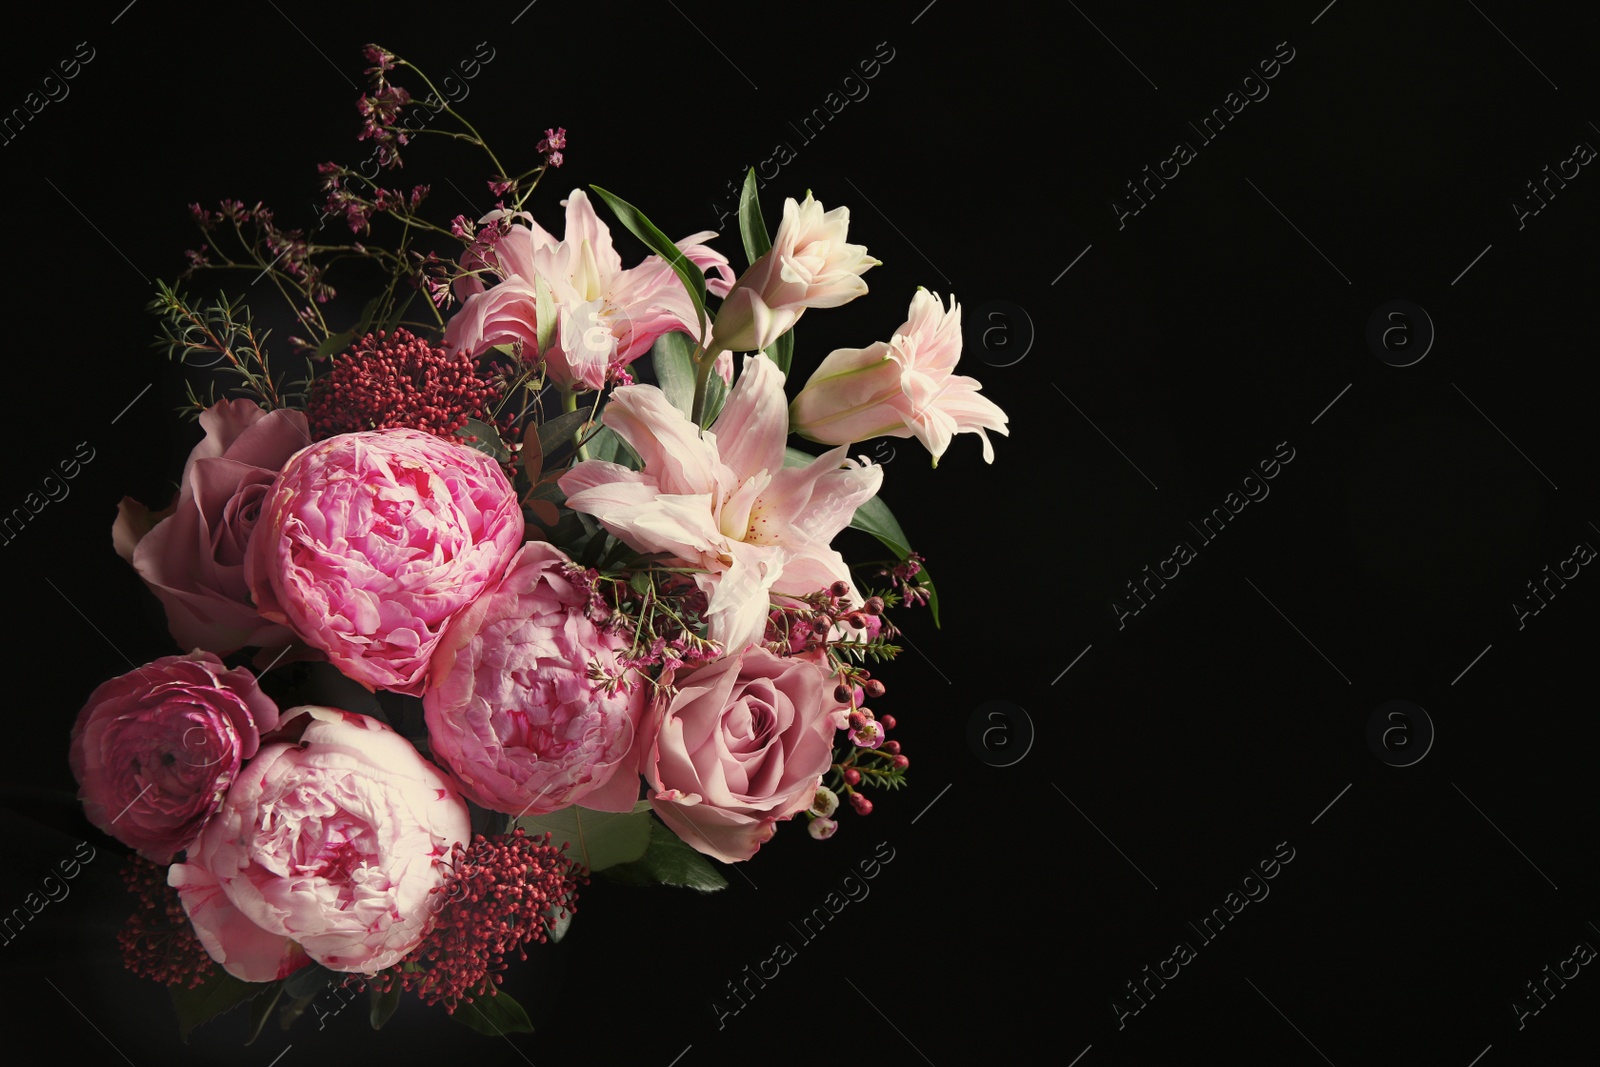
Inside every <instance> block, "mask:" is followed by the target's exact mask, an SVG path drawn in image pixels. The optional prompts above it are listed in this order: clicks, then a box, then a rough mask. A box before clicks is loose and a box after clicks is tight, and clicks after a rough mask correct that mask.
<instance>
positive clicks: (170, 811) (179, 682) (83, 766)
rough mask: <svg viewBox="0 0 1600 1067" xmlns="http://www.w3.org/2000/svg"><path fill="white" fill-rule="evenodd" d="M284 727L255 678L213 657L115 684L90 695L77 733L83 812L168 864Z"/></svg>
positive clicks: (134, 674)
mask: <svg viewBox="0 0 1600 1067" xmlns="http://www.w3.org/2000/svg"><path fill="white" fill-rule="evenodd" d="M277 725H278V706H277V705H276V704H274V703H273V702H272V700H271V699H270V698H268V697H267V696H266V694H264V693H262V692H261V690H260V689H258V688H257V687H256V680H255V677H254V676H253V675H252V674H251V673H250V672H249V671H247V670H245V669H244V668H243V667H239V668H236V669H234V670H228V669H227V668H226V667H224V666H223V664H222V661H221V660H220V659H218V658H217V657H216V656H213V655H212V654H211V653H209V652H201V651H195V652H192V653H190V654H189V655H187V656H166V657H163V658H162V659H158V660H156V661H155V662H154V663H148V664H146V665H145V666H143V667H139V668H137V669H136V670H133V671H130V672H128V673H127V674H124V675H121V676H120V677H117V678H113V679H111V680H110V681H109V682H106V683H105V684H103V685H101V686H99V687H98V688H96V689H95V691H94V692H93V693H91V694H89V702H88V703H87V704H85V705H84V706H83V710H82V711H80V712H79V713H78V721H77V723H76V724H75V725H74V726H73V728H72V747H71V751H70V754H69V760H70V762H71V764H72V773H73V775H75V776H76V777H77V779H78V797H79V799H81V800H82V801H83V809H84V813H85V814H86V815H87V816H88V818H89V821H90V822H92V823H94V825H96V826H98V827H99V828H100V829H102V830H104V831H105V832H106V833H108V834H110V835H111V836H112V837H115V838H116V839H117V840H118V841H121V842H122V843H123V844H125V845H128V846H129V847H131V848H135V849H137V850H138V851H139V853H140V855H142V856H144V857H145V858H146V859H148V860H150V861H152V862H154V863H169V862H171V860H172V857H173V856H174V855H175V854H176V853H178V852H179V851H181V850H182V849H184V848H187V847H188V846H189V845H190V844H191V843H192V842H193V841H194V839H195V837H196V836H198V835H199V833H200V830H201V827H202V826H204V825H205V822H206V820H207V819H209V818H210V817H211V815H212V813H213V812H215V811H216V810H217V807H218V805H220V804H221V803H222V797H223V794H224V793H226V792H227V790H228V786H229V785H230V784H231V783H232V782H233V780H234V778H235V777H236V776H237V775H238V773H239V765H240V763H241V762H242V761H244V760H247V759H249V758H250V757H251V756H253V755H255V753H256V748H257V747H258V746H259V745H260V742H261V735H262V734H263V733H266V732H267V731H269V730H271V729H273V728H274V727H276V726H277Z"/></svg>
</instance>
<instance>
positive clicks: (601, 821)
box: [515, 804, 650, 871]
mask: <svg viewBox="0 0 1600 1067" xmlns="http://www.w3.org/2000/svg"><path fill="white" fill-rule="evenodd" d="M515 824H516V825H517V826H520V827H522V828H523V829H524V830H526V831H527V832H528V833H529V834H530V835H532V834H543V833H544V832H545V831H546V830H548V831H549V832H550V840H551V842H552V843H553V844H557V845H559V844H560V843H561V842H563V841H567V842H570V847H568V849H567V855H568V856H570V857H571V858H572V859H573V860H574V861H575V862H577V863H581V864H583V865H584V866H585V867H587V868H588V869H589V870H591V871H603V870H605V869H606V868H607V867H614V866H616V865H617V864H619V863H631V862H633V861H634V860H636V859H638V858H639V857H640V856H643V855H644V852H645V849H647V848H649V847H650V816H649V815H647V814H646V813H644V812H629V813H627V814H622V815H617V814H614V813H612V812H609V811H593V810H591V809H589V808H580V807H578V806H577V805H576V804H574V805H572V806H571V807H566V808H559V809H557V810H556V811H552V812H550V813H549V814H546V815H524V816H523V817H522V818H520V819H517V820H515Z"/></svg>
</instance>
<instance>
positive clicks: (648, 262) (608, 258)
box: [444, 189, 733, 390]
mask: <svg viewBox="0 0 1600 1067" xmlns="http://www.w3.org/2000/svg"><path fill="white" fill-rule="evenodd" d="M563 203H565V205H566V208H567V220H566V233H565V235H564V236H563V239H562V240H560V241H557V240H556V239H555V238H554V237H553V236H551V235H550V234H549V233H548V232H546V231H545V230H544V229H543V228H542V227H540V226H539V224H538V223H536V222H534V221H533V217H532V216H531V215H529V214H527V213H526V212H519V213H516V214H514V215H510V217H513V218H520V219H522V220H523V221H524V222H526V223H527V225H526V226H519V225H513V226H511V228H510V229H509V231H508V232H506V233H505V234H503V235H502V236H500V237H499V238H498V239H497V240H496V241H495V243H494V245H493V248H492V250H489V251H486V252H483V253H481V254H476V255H475V254H471V253H469V255H468V256H467V258H466V260H465V261H464V263H465V265H466V266H467V267H468V268H469V269H474V270H477V269H487V270H489V271H490V272H491V274H492V275H494V276H497V277H498V279H499V280H498V283H497V284H495V285H492V286H489V287H487V288H486V287H485V286H484V284H483V283H482V282H481V281H479V280H478V279H477V278H475V277H470V276H469V277H467V278H464V279H462V280H460V281H459V282H458V283H457V285H456V292H457V295H458V296H460V297H461V298H462V306H461V309H460V310H459V311H457V312H456V314H455V316H454V317H452V318H451V320H450V322H449V323H448V324H447V325H446V327H445V335H444V336H445V344H446V346H447V347H449V348H450V350H451V351H462V350H465V351H466V352H468V353H469V354H472V355H477V354H478V353H480V352H482V351H484V350H485V349H487V348H489V347H490V346H492V345H496V344H508V343H511V342H513V341H520V342H522V344H523V346H524V348H525V349H526V350H527V351H528V352H530V353H533V352H538V332H539V322H538V288H537V281H536V279H539V278H543V279H544V283H545V285H546V287H547V288H548V290H549V293H550V298H551V300H552V301H553V303H554V305H555V309H556V317H557V321H556V324H555V326H556V328H555V332H554V333H553V335H552V338H551V343H550V347H549V350H548V351H545V352H539V353H538V354H539V357H540V358H541V359H543V360H544V364H545V370H546V372H547V374H548V375H549V379H550V381H552V382H554V383H555V384H556V385H559V386H561V387H562V388H563V389H567V390H577V389H600V388H602V387H603V386H604V385H605V383H606V380H607V379H608V378H609V377H611V376H612V375H613V374H614V373H615V371H616V369H618V368H620V367H625V366H627V365H628V364H629V363H632V362H633V361H634V360H635V359H638V358H639V357H640V356H642V355H644V354H645V353H646V352H648V351H649V350H650V346H651V345H652V344H653V343H654V342H655V340H656V338H658V337H660V336H661V335H662V334H665V333H672V332H674V331H684V332H688V333H691V334H694V335H695V336H699V333H700V326H699V317H698V315H696V313H695V309H694V304H693V303H692V302H691V300H690V297H689V293H688V290H686V289H685V288H684V287H683V281H682V280H681V279H680V278H679V277H678V275H677V273H676V272H675V271H673V269H672V267H671V266H670V265H669V264H668V263H667V261H666V260H664V259H662V258H661V257H660V256H647V257H645V259H644V261H643V262H642V263H640V264H639V265H638V266H636V267H630V268H628V269H626V270H624V269H623V267H622V257H621V256H620V255H618V254H617V251H616V249H615V247H613V245H612V243H611V231H610V230H609V229H608V228H607V227H606V225H605V223H603V222H601V221H600V218H599V216H598V215H597V214H595V210H594V207H593V205H591V204H590V203H589V197H588V195H587V194H586V193H584V191H583V190H581V189H575V190H573V192H572V195H571V196H569V197H568V198H567V199H566V200H565V201H563ZM508 214H509V213H507V212H504V211H496V212H491V213H490V214H489V215H487V216H485V218H484V220H483V221H484V222H486V223H491V224H492V223H497V222H498V221H499V220H501V219H503V218H506V217H508ZM715 236H716V234H715V233H714V232H713V231H710V230H706V231H704V232H701V233H697V234H692V235H691V236H689V237H685V238H684V239H683V240H681V241H679V242H677V247H678V250H679V251H680V252H682V253H683V255H684V256H685V258H687V259H688V260H689V261H690V262H691V263H693V264H694V266H695V267H696V268H697V269H699V270H701V271H703V272H706V289H707V290H708V291H709V292H710V293H712V294H713V295H716V296H726V295H727V293H728V289H729V287H730V286H731V285H732V283H733V270H732V268H730V267H729V266H728V259H727V257H726V256H724V255H722V254H721V253H720V252H714V251H712V250H711V249H710V248H708V247H707V246H706V245H705V244H703V243H702V242H703V241H705V240H707V239H708V238H711V237H715ZM721 369H724V368H723V367H720V366H719V370H721ZM726 370H727V371H728V372H729V373H731V371H732V366H731V364H730V365H728V366H727V367H726ZM724 380H727V379H726V378H724Z"/></svg>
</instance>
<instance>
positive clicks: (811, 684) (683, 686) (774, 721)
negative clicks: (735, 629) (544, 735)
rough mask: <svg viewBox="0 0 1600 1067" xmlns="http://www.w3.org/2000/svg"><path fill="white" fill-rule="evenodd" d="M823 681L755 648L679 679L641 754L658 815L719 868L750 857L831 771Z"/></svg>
mask: <svg viewBox="0 0 1600 1067" xmlns="http://www.w3.org/2000/svg"><path fill="white" fill-rule="evenodd" d="M827 682H828V679H827V676H826V672H825V671H824V670H823V668H821V667H819V666H818V665H816V664H815V663H811V662H808V661H806V660H800V659H787V658H784V657H781V656H775V655H773V654H772V653H771V652H768V651H767V650H766V649H764V648H761V647H759V646H755V647H751V648H748V649H746V650H745V651H744V652H742V653H740V654H738V655H734V656H726V657H724V658H722V659H720V660H717V661H716V662H715V663H711V664H708V665H706V666H704V667H699V668H696V669H695V670H693V671H690V672H688V673H687V674H682V675H679V676H678V678H677V694H676V695H675V696H673V697H672V699H671V701H670V702H669V703H667V704H666V706H665V707H664V708H663V707H660V706H659V705H658V707H657V708H656V710H655V711H653V712H652V713H651V715H650V716H648V717H647V720H648V721H649V726H648V727H647V729H648V731H649V732H648V736H647V737H646V738H645V742H644V744H643V747H642V748H641V757H642V758H641V763H642V766H641V770H642V772H643V774H644V776H645V780H646V781H647V782H648V783H649V785H650V802H651V807H653V808H654V809H655V812H656V814H657V815H659V816H661V820H662V821H663V822H665V823H666V824H667V825H668V826H670V827H671V828H672V829H673V831H674V832H675V833H677V835H678V836H679V837H681V838H683V840H684V841H685V842H687V843H688V844H689V845H691V846H693V847H694V848H696V849H698V850H699V851H701V852H703V853H705V854H706V855H708V856H711V857H713V858H715V859H719V860H722V861H723V862H724V863H736V862H738V861H739V860H747V859H749V858H750V857H751V856H754V855H755V854H756V850H757V849H759V848H760V847H761V845H762V844H763V843H764V842H765V841H767V840H768V839H769V838H771V837H772V835H773V833H774V832H775V830H776V827H775V826H774V824H775V823H776V822H777V821H778V820H780V819H788V818H790V817H791V816H793V815H795V814H797V813H799V812H801V811H804V810H805V809H806V807H807V806H808V805H810V803H811V800H812V798H813V797H814V796H815V795H816V792H817V787H818V786H819V785H821V784H822V775H823V772H825V771H826V770H827V769H828V768H829V766H831V765H832V763H833V725H832V723H831V722H830V721H829V715H828V712H829V710H831V709H830V706H829V702H828V701H826V700H825V697H826V695H827V694H826V688H827V685H826V683H827Z"/></svg>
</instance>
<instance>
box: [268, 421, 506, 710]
mask: <svg viewBox="0 0 1600 1067" xmlns="http://www.w3.org/2000/svg"><path fill="white" fill-rule="evenodd" d="M522 534H523V520H522V508H521V506H520V505H519V504H518V502H517V496H516V493H515V492H514V491H513V490H512V488H511V483H510V482H509V481H507V480H506V476H505V472H504V471H502V470H501V468H500V465H499V464H498V463H496V462H495V461H494V460H493V459H492V458H490V457H489V456H487V455H484V454H483V453H482V452H478V451H475V450H473V449H471V448H468V447H466V446H465V445H460V444H454V443H452V442H450V441H446V440H444V439H443V438H440V437H435V436H434V435H433V434H430V433H423V432H421V431H419V430H407V429H392V430H372V431H368V432H366V433H350V434H340V435H339V436H337V437H330V438H329V439H328V440H326V441H322V442H319V443H317V444H315V445H313V446H311V447H310V448H305V449H302V450H301V451H300V452H298V453H297V454H296V455H295V456H294V458H293V459H291V460H290V461H289V463H288V464H287V465H286V466H285V467H284V469H283V471H282V473H280V474H279V475H278V478H277V480H276V481H275V482H274V483H273V486H272V491H271V493H270V494H268V497H267V499H266V501H265V502H264V503H263V504H262V507H261V519H260V522H259V524H258V526H257V528H256V534H255V537H254V538H253V539H252V540H251V542H250V555H249V558H248V559H247V561H246V564H245V577H246V579H247V580H248V581H249V583H250V588H251V590H252V591H253V592H254V593H255V598H256V606H257V607H258V608H259V609H260V611H261V614H262V615H264V616H265V617H267V618H269V619H272V620H274V621H276V622H281V623H284V624H286V625H288V626H289V627H290V628H292V629H293V630H294V632H295V633H296V634H298V635H299V636H300V638H301V639H302V640H304V641H305V642H306V643H307V644H309V645H312V646H314V647H316V648H318V649H320V650H321V651H322V652H324V653H325V654H326V655H327V657H328V659H329V660H330V661H331V662H332V663H333V665H334V666H336V667H338V668H339V669H340V670H341V671H343V672H344V673H345V674H346V675H347V676H348V677H350V678H352V679H354V680H355V681H357V682H360V683H361V684H362V685H364V686H366V687H367V688H368V689H390V690H393V691H395V692H397V693H409V694H411V695H412V696H420V695H421V694H422V691H423V689H424V688H425V686H426V684H427V668H428V661H429V659H430V658H431V657H432V656H433V650H434V648H435V647H436V646H437V645H438V643H439V639H440V637H442V636H443V634H444V629H445V627H446V626H448V625H449V623H450V620H451V619H453V618H455V616H456V614H457V613H458V612H460V611H461V610H462V609H463V608H465V607H466V606H467V605H468V604H470V603H472V601H473V600H475V599H476V598H477V597H478V596H479V595H480V594H481V593H483V592H484V591H485V590H486V589H488V588H489V587H491V586H492V585H493V584H494V583H495V582H496V581H498V580H499V578H500V575H501V573H502V572H504V570H505V567H506V564H507V563H508V562H509V561H510V559H511V557H512V555H514V554H515V553H516V551H517V549H518V548H519V547H520V546H521V544H522Z"/></svg>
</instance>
